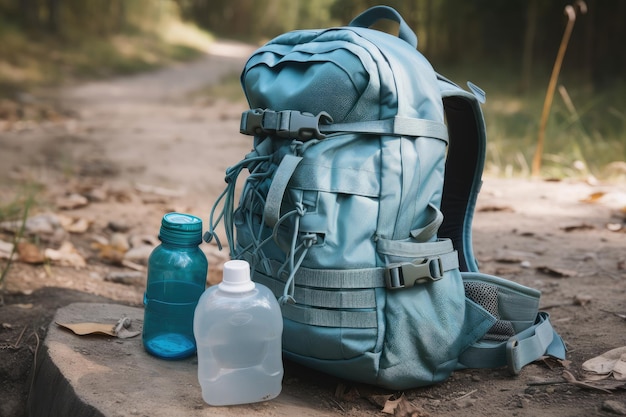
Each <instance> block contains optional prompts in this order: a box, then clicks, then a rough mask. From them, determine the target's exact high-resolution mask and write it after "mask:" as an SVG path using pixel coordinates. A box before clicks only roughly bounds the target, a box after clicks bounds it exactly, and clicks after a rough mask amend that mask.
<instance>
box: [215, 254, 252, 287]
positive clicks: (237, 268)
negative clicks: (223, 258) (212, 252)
mask: <svg viewBox="0 0 626 417" xmlns="http://www.w3.org/2000/svg"><path fill="white" fill-rule="evenodd" d="M254 287H255V285H254V282H252V281H251V280H250V264H248V262H246V261H240V260H233V261H228V262H226V263H225V264H224V275H223V278H222V282H220V284H219V289H220V290H222V291H225V292H230V293H241V292H246V291H252V290H253V289H254Z"/></svg>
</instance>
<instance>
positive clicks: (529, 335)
mask: <svg viewBox="0 0 626 417" xmlns="http://www.w3.org/2000/svg"><path fill="white" fill-rule="evenodd" d="M544 355H550V356H554V357H556V358H559V359H564V358H565V345H564V344H563V341H562V339H561V337H560V336H559V335H558V334H556V332H555V331H554V329H553V328H552V324H551V323H550V317H549V315H548V314H547V313H544V312H540V313H539V314H538V315H537V319H536V321H535V324H534V325H532V326H530V327H529V328H527V329H526V330H523V331H522V332H520V333H518V334H516V335H515V336H513V337H511V338H510V339H508V340H506V341H503V342H500V343H494V342H489V341H485V340H481V341H479V342H477V343H475V344H473V345H472V346H470V347H469V348H468V349H466V350H465V351H464V352H463V353H462V354H461V355H460V356H459V368H498V367H501V366H508V367H509V370H510V371H511V372H512V373H513V374H518V373H519V371H520V370H521V369H522V368H523V367H524V366H526V365H528V364H529V363H531V362H533V361H535V360H537V359H539V358H540V357H542V356H544Z"/></svg>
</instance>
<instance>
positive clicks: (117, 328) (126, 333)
mask: <svg viewBox="0 0 626 417" xmlns="http://www.w3.org/2000/svg"><path fill="white" fill-rule="evenodd" d="M56 324H57V325H59V326H61V327H65V328H66V329H68V330H71V331H72V332H74V333H75V334H77V335H79V336H85V335H90V334H102V335H106V336H113V337H118V338H120V339H127V338H129V337H135V336H137V335H138V334H140V333H141V332H140V331H131V330H128V328H129V327H130V325H131V319H130V318H128V317H122V318H121V319H119V320H118V321H117V323H116V324H106V323H59V322H56Z"/></svg>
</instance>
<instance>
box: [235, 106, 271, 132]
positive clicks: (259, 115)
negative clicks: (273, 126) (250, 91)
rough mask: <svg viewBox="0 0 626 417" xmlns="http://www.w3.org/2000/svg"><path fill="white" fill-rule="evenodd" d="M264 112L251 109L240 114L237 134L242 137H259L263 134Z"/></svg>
mask: <svg viewBox="0 0 626 417" xmlns="http://www.w3.org/2000/svg"><path fill="white" fill-rule="evenodd" d="M264 115H265V110H263V109H253V110H247V111H245V112H243V113H242V114H241V124H240V125H239V132H240V133H243V134H244V135H250V136H254V135H260V134H261V133H263V116H264Z"/></svg>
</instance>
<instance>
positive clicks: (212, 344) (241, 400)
mask: <svg viewBox="0 0 626 417" xmlns="http://www.w3.org/2000/svg"><path fill="white" fill-rule="evenodd" d="M193 330H194V336H195V339H196V345H197V349H198V381H199V382H200V386H201V387H202V398H203V399H204V401H205V402H206V403H208V404H210V405H234V404H245V403H253V402H258V401H266V400H270V399H272V398H275V397H276V396H278V394H280V391H281V388H282V378H283V361H282V351H281V338H282V331H283V320H282V315H281V313H280V306H279V305H278V302H277V301H276V297H275V296H274V294H273V293H272V292H271V291H270V290H269V289H268V288H267V287H265V286H263V285H261V284H258V283H255V282H252V281H251V280H250V265H249V264H248V263H247V262H246V261H239V260H234V261H228V262H226V263H225V264H224V276H223V279H222V282H221V283H220V284H219V285H215V286H212V287H209V288H208V289H207V290H206V291H205V292H204V293H203V294H202V296H201V297H200V300H199V301H198V306H197V307H196V311H195V315H194V323H193Z"/></svg>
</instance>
